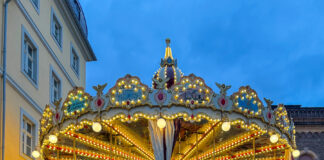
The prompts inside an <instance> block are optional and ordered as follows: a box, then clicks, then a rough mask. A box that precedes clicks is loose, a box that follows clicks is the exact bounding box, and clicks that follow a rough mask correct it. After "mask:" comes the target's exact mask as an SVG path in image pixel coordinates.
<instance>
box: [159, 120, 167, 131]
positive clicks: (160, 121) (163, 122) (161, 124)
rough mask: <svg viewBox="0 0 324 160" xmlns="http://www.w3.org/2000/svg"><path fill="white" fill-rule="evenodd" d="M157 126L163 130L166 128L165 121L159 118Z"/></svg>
mask: <svg viewBox="0 0 324 160" xmlns="http://www.w3.org/2000/svg"><path fill="white" fill-rule="evenodd" d="M157 126H158V127H159V128H161V129H163V128H165V126H166V121H165V119H163V118H160V119H158V120H157Z"/></svg>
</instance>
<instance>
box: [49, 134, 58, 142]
mask: <svg viewBox="0 0 324 160" xmlns="http://www.w3.org/2000/svg"><path fill="white" fill-rule="evenodd" d="M48 140H49V141H50V142H51V143H56V142H57V136H56V135H50V136H49V137H48Z"/></svg>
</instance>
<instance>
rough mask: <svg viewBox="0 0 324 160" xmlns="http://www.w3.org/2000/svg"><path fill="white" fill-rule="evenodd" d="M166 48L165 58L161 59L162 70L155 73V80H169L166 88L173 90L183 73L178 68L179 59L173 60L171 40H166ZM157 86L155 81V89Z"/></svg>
mask: <svg viewBox="0 0 324 160" xmlns="http://www.w3.org/2000/svg"><path fill="white" fill-rule="evenodd" d="M165 42H166V48H165V55H164V58H161V63H160V68H159V69H158V70H157V71H156V72H155V73H154V75H153V78H154V79H155V80H158V81H163V80H164V79H167V82H166V83H165V85H166V86H165V87H166V88H168V89H169V88H171V87H172V86H173V85H174V84H176V83H177V82H179V81H180V78H181V77H182V76H183V73H182V72H181V70H180V69H179V68H178V65H177V59H175V58H173V56H172V51H171V47H170V42H171V40H170V39H169V38H167V39H165ZM157 86H158V84H156V83H155V82H154V80H153V88H156V87H157Z"/></svg>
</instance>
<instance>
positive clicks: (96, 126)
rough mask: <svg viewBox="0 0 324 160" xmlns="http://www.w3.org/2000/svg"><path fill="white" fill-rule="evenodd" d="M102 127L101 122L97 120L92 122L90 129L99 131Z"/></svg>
mask: <svg viewBox="0 0 324 160" xmlns="http://www.w3.org/2000/svg"><path fill="white" fill-rule="evenodd" d="M101 129H102V127H101V124H100V123H99V122H93V123H92V130H93V131H95V132H100V131H101Z"/></svg>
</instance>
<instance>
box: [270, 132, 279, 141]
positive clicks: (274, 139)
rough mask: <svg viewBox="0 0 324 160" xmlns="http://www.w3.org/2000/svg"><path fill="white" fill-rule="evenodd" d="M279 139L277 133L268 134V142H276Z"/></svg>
mask: <svg viewBox="0 0 324 160" xmlns="http://www.w3.org/2000/svg"><path fill="white" fill-rule="evenodd" d="M278 140H279V136H278V135H277V134H273V135H271V136H270V142H271V143H277V142H278Z"/></svg>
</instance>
